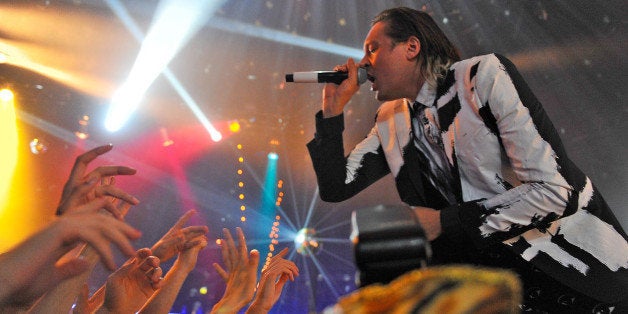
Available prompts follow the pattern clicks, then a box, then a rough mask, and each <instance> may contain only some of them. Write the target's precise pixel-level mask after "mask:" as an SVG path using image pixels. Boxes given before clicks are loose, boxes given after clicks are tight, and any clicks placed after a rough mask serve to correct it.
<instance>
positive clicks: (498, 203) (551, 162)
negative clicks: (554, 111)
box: [441, 55, 593, 247]
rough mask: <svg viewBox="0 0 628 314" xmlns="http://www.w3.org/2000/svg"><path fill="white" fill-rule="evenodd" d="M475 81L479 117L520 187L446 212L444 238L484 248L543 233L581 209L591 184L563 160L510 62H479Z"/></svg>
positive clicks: (552, 132) (540, 112)
mask: <svg viewBox="0 0 628 314" xmlns="http://www.w3.org/2000/svg"><path fill="white" fill-rule="evenodd" d="M474 79H475V82H472V84H471V85H472V86H473V88H474V93H476V99H477V100H478V102H479V103H478V105H479V106H481V107H482V108H483V109H480V110H481V111H484V114H483V115H482V113H480V114H481V115H482V118H483V120H484V123H485V124H486V125H487V127H488V128H489V129H492V131H493V133H496V136H498V140H499V143H500V145H501V146H502V151H503V153H505V155H506V157H507V159H508V161H509V163H510V167H512V169H513V171H514V174H515V175H516V177H517V180H518V182H514V184H513V185H512V187H510V188H509V189H507V190H506V191H505V192H503V193H500V194H497V195H495V196H493V197H490V198H488V199H484V200H479V201H472V202H467V203H463V204H459V205H457V206H453V207H449V208H445V209H444V210H443V212H442V214H441V223H442V225H443V233H444V234H447V235H448V236H449V237H450V238H454V239H455V238H457V239H458V240H459V241H462V237H464V236H469V235H471V237H472V240H473V241H474V242H475V243H476V246H479V247H483V246H486V245H489V244H490V243H494V241H505V240H507V239H511V238H513V237H516V236H518V235H521V234H522V233H524V232H526V231H528V230H531V229H535V228H536V229H538V230H539V231H541V232H545V231H546V230H547V229H548V228H549V227H550V225H551V223H552V222H553V221H555V220H557V219H558V218H560V217H564V216H568V215H571V214H573V213H574V212H575V211H577V210H578V209H579V208H582V204H579V199H580V201H582V200H584V199H589V198H590V197H591V195H588V194H592V193H593V187H592V184H591V182H590V181H589V180H588V178H586V176H584V174H582V173H581V172H580V170H579V169H578V168H577V167H575V166H574V165H573V164H572V163H571V161H570V160H569V159H568V158H567V156H566V153H565V151H564V148H563V145H562V143H561V141H560V138H559V136H558V133H557V132H556V129H555V128H554V126H553V125H552V123H551V121H550V120H549V117H548V116H547V114H546V113H545V111H544V110H543V108H542V106H541V104H540V103H539V101H538V100H537V99H536V97H535V96H534V94H533V93H532V92H531V90H530V89H529V87H528V86H527V84H526V83H525V81H524V80H523V78H522V77H521V75H520V74H519V73H518V72H517V70H516V68H515V66H514V65H513V64H512V63H511V62H510V61H509V60H508V59H506V58H505V57H503V56H499V55H491V56H490V57H488V58H486V59H481V61H480V63H479V67H478V70H477V73H476V74H475V78H474ZM471 80H473V79H471ZM581 196H582V197H581Z"/></svg>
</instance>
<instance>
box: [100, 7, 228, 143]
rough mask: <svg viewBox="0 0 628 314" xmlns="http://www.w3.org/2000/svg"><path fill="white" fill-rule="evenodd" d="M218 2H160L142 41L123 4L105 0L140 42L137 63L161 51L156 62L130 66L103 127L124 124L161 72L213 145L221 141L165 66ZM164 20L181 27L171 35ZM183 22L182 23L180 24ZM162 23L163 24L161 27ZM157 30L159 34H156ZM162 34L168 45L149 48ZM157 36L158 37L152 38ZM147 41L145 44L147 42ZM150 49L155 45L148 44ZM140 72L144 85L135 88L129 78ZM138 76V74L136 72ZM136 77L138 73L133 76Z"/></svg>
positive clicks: (117, 126)
mask: <svg viewBox="0 0 628 314" xmlns="http://www.w3.org/2000/svg"><path fill="white" fill-rule="evenodd" d="M223 2H224V0H222V1H213V2H212V1H202V0H199V1H194V2H191V1H187V2H186V4H187V5H188V6H187V7H186V6H183V5H181V2H176V1H174V0H165V1H162V2H161V3H160V5H159V8H158V13H157V19H156V21H155V23H154V24H153V26H152V27H151V30H150V31H149V33H148V35H147V36H146V38H144V35H143V34H142V32H141V30H140V28H139V27H138V26H137V23H135V21H134V20H133V18H132V17H131V15H130V14H129V13H128V11H127V10H126V9H125V7H124V5H123V4H122V3H120V1H118V0H107V5H108V6H109V8H110V9H111V10H112V11H113V12H114V13H115V14H116V15H117V16H118V18H119V19H120V20H121V21H122V23H123V24H124V25H125V27H126V28H127V29H128V30H129V32H131V34H132V35H133V36H134V37H135V39H136V40H137V41H138V42H142V43H143V44H142V49H141V50H140V53H139V55H138V58H137V60H138V61H140V60H143V58H144V56H145V55H150V54H154V53H155V51H153V50H155V49H157V51H159V52H162V51H163V52H164V54H162V55H161V58H158V59H148V58H146V59H148V60H153V62H151V63H148V64H144V65H142V64H140V65H138V61H136V64H135V65H134V66H133V69H132V70H131V74H130V75H129V80H127V83H125V84H124V85H123V86H122V87H121V89H120V90H119V91H118V92H116V94H115V95H114V97H113V100H112V107H111V108H110V111H109V114H108V116H107V121H106V125H107V128H108V129H110V130H114V131H115V130H117V129H119V128H120V127H122V125H123V124H124V122H125V121H126V120H127V119H128V118H129V116H130V114H131V113H132V112H133V111H134V110H135V109H136V107H137V106H138V105H139V101H140V98H141V97H142V95H143V94H144V92H145V91H146V89H147V88H148V86H150V84H152V82H153V80H154V79H155V78H156V77H157V75H159V73H161V72H162V71H163V73H164V76H165V77H166V79H167V80H168V82H169V83H170V84H171V85H172V86H173V88H174V89H175V91H176V92H177V93H178V94H179V96H180V97H181V98H182V99H183V101H184V103H185V104H186V105H187V106H188V108H190V110H191V111H192V113H193V114H194V115H195V116H196V118H197V119H198V120H199V121H200V122H201V124H202V125H203V127H205V129H206V130H207V131H208V132H209V134H210V136H211V138H212V140H214V141H215V142H217V141H220V140H221V139H222V135H221V134H220V132H218V130H216V129H215V128H214V126H213V125H212V124H211V123H210V122H209V120H208V119H207V118H206V117H205V115H204V114H203V112H202V111H201V110H200V109H199V107H198V105H197V103H196V102H195V101H194V99H192V97H191V96H190V95H189V93H188V92H187V91H186V90H185V88H184V87H183V85H182V84H181V83H180V82H179V80H178V79H177V78H176V77H175V76H174V74H172V72H171V71H170V69H168V68H167V64H168V63H169V62H170V59H172V57H173V56H174V55H175V54H176V53H177V52H178V50H179V49H180V48H181V47H182V46H183V45H184V44H185V43H186V42H187V40H189V38H190V37H191V36H192V35H193V34H194V33H196V31H197V30H198V29H199V28H200V27H201V26H202V24H203V23H204V22H205V21H206V20H207V19H208V18H209V16H211V15H212V14H213V12H214V11H215V10H216V9H217V8H218V7H220V6H221V5H222V3H223ZM173 7H174V9H173ZM177 8H182V9H181V10H177ZM179 14H180V15H181V16H185V15H187V18H177V17H176V16H175V15H179ZM168 20H175V21H177V27H181V28H180V29H178V31H176V29H175V32H172V33H171V29H172V28H173V27H172V25H170V24H166V22H163V21H168ZM181 20H183V23H181ZM164 24H165V25H164ZM160 29H161V31H160ZM164 33H171V34H172V36H171V38H166V39H170V40H171V42H169V43H167V44H165V46H166V48H165V49H164V48H163V47H152V48H155V49H151V43H150V42H151V41H153V42H157V43H160V42H161V41H163V40H164ZM154 37H158V38H154ZM147 42H148V43H147ZM152 45H153V46H154V45H155V44H152ZM144 70H147V71H148V70H149V71H148V72H147V73H148V74H149V75H147V76H146V77H145V82H143V83H142V84H140V85H139V86H138V85H132V84H131V82H132V80H131V78H132V76H133V75H134V74H135V73H138V72H142V71H144ZM140 74H141V73H140ZM136 75H139V74H136ZM125 90H127V91H128V92H129V94H126V95H124V94H123V91H125ZM123 97H124V98H126V97H130V98H131V99H130V100H131V101H132V102H131V105H129V99H123ZM118 114H119V115H120V116H119V118H120V120H115V119H114V117H115V116H117V115H118Z"/></svg>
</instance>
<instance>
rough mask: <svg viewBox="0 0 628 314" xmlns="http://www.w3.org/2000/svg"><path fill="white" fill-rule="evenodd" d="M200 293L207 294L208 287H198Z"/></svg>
mask: <svg viewBox="0 0 628 314" xmlns="http://www.w3.org/2000/svg"><path fill="white" fill-rule="evenodd" d="M198 293H200V294H207V287H200V288H199V289H198Z"/></svg>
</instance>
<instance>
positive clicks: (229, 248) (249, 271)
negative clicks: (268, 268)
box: [212, 228, 259, 313]
mask: <svg viewBox="0 0 628 314" xmlns="http://www.w3.org/2000/svg"><path fill="white" fill-rule="evenodd" d="M223 233H224V237H225V238H224V239H222V241H221V242H220V250H221V252H222V260H223V262H224V264H225V266H226V268H227V270H225V269H223V268H222V267H221V266H220V265H218V264H217V263H214V264H213V266H214V268H215V269H216V271H217V272H218V274H219V275H220V277H222V279H223V280H224V281H225V282H226V283H227V287H226V289H225V293H224V295H223V296H222V299H220V301H218V303H216V305H214V307H213V309H212V313H237V312H238V311H239V310H240V309H241V308H242V307H244V306H245V305H246V304H247V303H249V302H250V301H251V299H252V298H253V295H254V294H255V285H256V283H257V266H258V264H259V252H258V251H257V250H251V252H250V253H249V252H248V249H247V246H246V240H245V238H244V233H243V232H242V229H240V228H236V233H237V235H238V247H237V249H236V246H235V242H234V240H233V238H232V237H231V233H230V232H229V230H227V229H223Z"/></svg>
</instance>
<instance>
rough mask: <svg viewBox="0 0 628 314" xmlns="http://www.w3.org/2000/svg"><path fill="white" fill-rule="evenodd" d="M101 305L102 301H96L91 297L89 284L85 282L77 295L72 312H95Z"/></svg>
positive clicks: (82, 313) (77, 313)
mask: <svg viewBox="0 0 628 314" xmlns="http://www.w3.org/2000/svg"><path fill="white" fill-rule="evenodd" d="M101 305H102V302H98V301H94V300H91V299H90V298H89V286H88V285H87V284H84V285H83V287H82V288H81V291H79V294H78V296H77V297H76V303H75V304H74V308H73V309H72V314H88V313H94V312H95V311H96V310H97V309H98V307H100V306H101Z"/></svg>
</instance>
